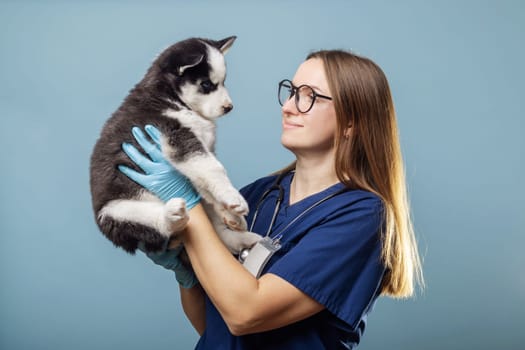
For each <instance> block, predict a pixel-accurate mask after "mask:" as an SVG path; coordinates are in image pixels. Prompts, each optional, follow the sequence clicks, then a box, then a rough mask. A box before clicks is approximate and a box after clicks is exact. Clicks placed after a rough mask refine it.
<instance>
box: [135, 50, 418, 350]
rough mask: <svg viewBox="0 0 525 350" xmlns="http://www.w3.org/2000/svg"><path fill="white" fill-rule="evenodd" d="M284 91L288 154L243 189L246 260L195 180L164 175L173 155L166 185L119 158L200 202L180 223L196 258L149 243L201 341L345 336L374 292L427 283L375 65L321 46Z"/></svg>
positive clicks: (248, 343)
mask: <svg viewBox="0 0 525 350" xmlns="http://www.w3.org/2000/svg"><path fill="white" fill-rule="evenodd" d="M279 102H280V103H281V105H282V136H281V142H282V144H283V145H284V147H286V148H287V149H288V150H290V151H291V152H292V153H293V154H294V155H295V156H296V161H295V162H294V163H293V164H292V165H290V166H289V167H287V168H286V169H284V170H281V171H280V172H279V173H278V174H276V175H272V176H267V177H264V178H262V179H259V180H257V181H255V182H254V183H252V184H250V185H248V186H246V187H244V188H243V189H242V190H241V193H242V194H243V195H244V197H245V198H246V200H247V201H248V203H249V206H250V214H249V215H248V217H247V221H248V225H249V226H251V230H252V231H253V232H256V233H258V234H260V235H261V236H263V237H264V239H263V240H262V241H261V242H260V243H258V244H257V245H256V246H254V247H253V248H252V249H251V251H243V252H242V254H241V257H240V260H242V261H244V265H243V264H242V263H241V262H240V261H239V257H237V256H234V255H232V254H231V253H230V252H229V251H228V250H227V249H226V248H225V246H224V245H223V243H222V242H221V241H220V239H219V238H218V236H217V234H216V233H215V232H214V230H213V227H212V225H211V224H210V221H209V220H208V218H207V216H206V214H205V212H204V210H203V208H202V205H201V204H199V203H198V195H197V194H196V193H195V191H193V190H192V187H191V184H189V183H188V182H183V184H182V185H177V186H170V184H171V183H178V182H179V180H181V177H182V176H181V175H180V174H179V173H177V172H176V171H175V170H174V169H173V168H171V167H170V166H169V165H168V164H167V165H166V171H167V172H168V173H169V176H165V174H163V176H161V178H162V179H164V180H162V181H164V182H165V183H164V184H163V185H164V186H158V183H157V184H156V185H152V183H153V182H154V181H156V180H158V179H157V178H158V177H159V176H157V175H158V174H156V173H155V172H154V171H153V173H152V172H150V171H146V176H145V175H144V174H140V176H138V173H135V172H133V171H126V174H127V175H128V176H129V177H131V178H132V179H134V180H135V181H137V182H139V183H140V184H141V185H142V186H144V187H145V188H146V189H149V190H150V191H152V192H154V193H156V194H157V195H158V196H159V197H162V198H166V197H167V196H166V192H165V191H168V193H167V194H168V198H172V197H183V198H185V199H187V202H188V203H196V204H194V206H193V207H192V208H190V206H191V205H189V207H188V209H189V216H190V220H189V223H188V225H187V228H186V230H185V231H184V232H182V233H181V234H180V237H181V238H182V241H183V243H184V247H185V249H186V251H187V253H188V255H189V257H190V260H191V265H192V266H193V271H190V270H188V269H186V268H185V267H184V266H183V265H182V264H181V262H180V261H179V259H178V254H179V253H180V250H181V249H180V248H176V249H173V250H170V249H167V250H165V251H164V252H161V253H155V254H153V253H148V254H147V255H148V256H149V257H150V258H151V259H152V260H153V261H154V262H155V263H157V264H159V265H162V266H164V267H165V268H168V269H172V270H174V271H175V274H176V277H177V280H178V281H179V283H180V286H181V287H180V293H181V300H182V305H183V308H184V311H185V313H186V315H187V317H188V319H189V320H190V321H191V323H192V324H193V326H194V327H195V329H196V330H197V332H198V333H199V334H200V335H201V338H200V340H199V342H198V344H197V346H196V348H197V349H286V350H291V349H301V350H303V349H352V348H355V347H356V346H357V344H358V343H359V341H360V338H361V336H362V333H363V331H364V329H365V323H366V316H367V314H368V313H369V312H370V311H371V309H372V306H373V305H374V303H375V301H376V299H377V298H378V297H379V296H380V295H385V296H391V297H396V298H400V297H408V296H411V295H412V294H413V293H414V290H415V288H416V285H417V283H418V282H420V283H421V284H422V274H421V266H420V259H419V255H418V251H417V245H416V241H415V237H414V233H413V230H412V223H411V219H410V213H409V206H408V198H407V191H406V184H405V177H404V167H403V162H402V156H401V150H400V145H399V140H398V131H397V125H396V117H395V112H394V105H393V101H392V96H391V93H390V90H389V86H388V82H387V79H386V77H385V75H384V73H383V72H382V70H381V69H380V68H379V67H378V66H377V65H376V64H375V63H373V62H372V61H371V60H369V59H367V58H363V57H359V56H356V55H354V54H352V53H350V52H345V51H338V50H331V51H318V52H315V53H312V54H310V55H309V56H308V57H307V59H306V60H305V61H304V62H303V63H302V64H301V65H300V66H299V68H298V69H297V72H296V74H295V76H294V77H293V79H291V80H283V81H281V82H280V83H279ZM147 132H148V133H155V132H156V131H155V129H147ZM144 140H145V138H144ZM143 142H144V141H143ZM147 146H148V145H143V148H145V149H146V148H147ZM149 146H151V145H149ZM149 148H151V147H149ZM143 157H144V158H146V157H145V156H143ZM134 161H135V162H137V163H140V162H146V163H147V162H151V161H150V160H149V159H134ZM156 169H158V167H157V168H156ZM128 170H129V169H128ZM159 187H160V188H164V189H167V190H159V189H158V188H159ZM159 191H161V192H162V191H164V192H162V193H158V192H159ZM196 199H197V200H196ZM250 264H251V265H250ZM248 265H250V266H251V268H248V267H247V266H248ZM256 276H259V277H258V278H257V277H256Z"/></svg>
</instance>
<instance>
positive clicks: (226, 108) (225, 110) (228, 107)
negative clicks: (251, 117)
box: [222, 103, 233, 114]
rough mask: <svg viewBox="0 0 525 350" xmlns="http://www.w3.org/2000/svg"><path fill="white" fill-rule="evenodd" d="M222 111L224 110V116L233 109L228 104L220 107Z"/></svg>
mask: <svg viewBox="0 0 525 350" xmlns="http://www.w3.org/2000/svg"><path fill="white" fill-rule="evenodd" d="M222 109H223V110H224V114H226V113H228V112H229V111H231V110H232V109H233V105H232V104H231V103H230V104H228V105H226V106H222Z"/></svg>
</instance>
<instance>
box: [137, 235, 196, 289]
mask: <svg viewBox="0 0 525 350" xmlns="http://www.w3.org/2000/svg"><path fill="white" fill-rule="evenodd" d="M168 242H169V240H166V244H165V246H164V249H163V250H162V251H160V252H147V251H146V250H145V249H144V243H143V242H139V246H138V247H139V249H140V250H141V251H142V252H144V254H146V256H147V257H148V258H150V259H151V260H152V261H153V262H154V263H155V264H157V265H159V266H162V267H164V268H165V269H167V270H172V271H173V272H175V278H176V279H177V282H179V284H180V286H181V287H182V288H191V287H193V286H195V285H196V284H197V283H199V280H198V279H197V277H196V276H195V273H193V271H191V270H189V269H187V268H186V267H185V266H184V265H183V264H182V262H181V261H180V259H179V254H180V252H181V251H182V249H183V248H182V245H180V246H178V247H177V248H175V249H171V250H170V249H168V248H167V247H168Z"/></svg>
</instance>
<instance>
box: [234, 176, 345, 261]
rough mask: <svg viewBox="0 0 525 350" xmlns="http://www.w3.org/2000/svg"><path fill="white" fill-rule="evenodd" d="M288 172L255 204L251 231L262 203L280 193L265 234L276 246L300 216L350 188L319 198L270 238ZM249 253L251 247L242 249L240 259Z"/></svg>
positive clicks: (282, 197) (279, 177)
mask: <svg viewBox="0 0 525 350" xmlns="http://www.w3.org/2000/svg"><path fill="white" fill-rule="evenodd" d="M288 174H289V172H284V173H281V174H279V176H278V177H277V179H276V180H275V182H274V183H273V185H272V186H270V188H268V189H267V190H266V191H264V192H263V194H262V195H261V198H259V201H258V202H257V205H256V206H255V212H254V214H253V219H252V223H251V225H250V232H253V227H254V225H255V221H256V220H257V215H258V214H259V209H260V207H261V205H262V204H263V203H264V201H265V200H266V198H267V197H268V196H269V195H270V194H271V193H272V192H274V191H277V192H278V195H277V199H276V201H275V207H274V210H273V215H272V219H271V220H270V224H269V225H268V229H267V230H266V233H265V235H264V238H265V239H268V240H271V242H272V243H271V244H273V245H276V246H280V240H281V238H282V233H283V232H284V231H286V230H287V229H288V228H289V227H290V226H292V225H293V224H294V223H295V222H297V221H298V220H299V219H300V218H302V217H303V216H304V215H306V213H308V212H309V211H310V210H312V209H313V208H315V207H317V206H318V205H319V204H321V203H323V202H325V201H327V200H328V199H330V198H332V197H335V196H337V195H338V194H340V193H343V192H345V191H347V190H348V189H347V188H343V189H340V190H339V191H336V192H334V193H331V194H329V195H328V196H326V197H324V198H321V199H320V200H318V201H317V202H315V203H313V204H312V205H310V206H309V207H308V208H306V209H305V210H303V211H302V212H301V213H300V214H299V215H297V216H296V217H295V218H294V219H293V220H291V221H290V222H289V223H288V224H287V225H286V226H285V227H284V228H283V229H281V230H280V231H279V232H278V233H277V234H276V235H275V236H274V237H273V238H270V233H271V232H272V229H273V225H274V224H275V220H276V218H277V214H278V213H279V210H280V209H281V204H282V202H283V199H284V188H283V186H282V185H281V182H282V180H283V179H284V177H285V176H286V175H288ZM249 253H250V248H246V249H243V250H241V251H240V253H239V260H240V261H241V262H243V261H244V260H245V259H246V257H247V256H248V254H249Z"/></svg>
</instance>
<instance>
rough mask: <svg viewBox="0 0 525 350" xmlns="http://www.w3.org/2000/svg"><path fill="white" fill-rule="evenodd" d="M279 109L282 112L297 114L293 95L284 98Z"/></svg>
mask: <svg viewBox="0 0 525 350" xmlns="http://www.w3.org/2000/svg"><path fill="white" fill-rule="evenodd" d="M281 110H282V111H283V113H288V114H298V113H299V112H298V110H297V106H296V105H295V99H294V98H293V97H290V98H289V99H287V100H286V102H285V103H284V104H283V106H282V107H281Z"/></svg>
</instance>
